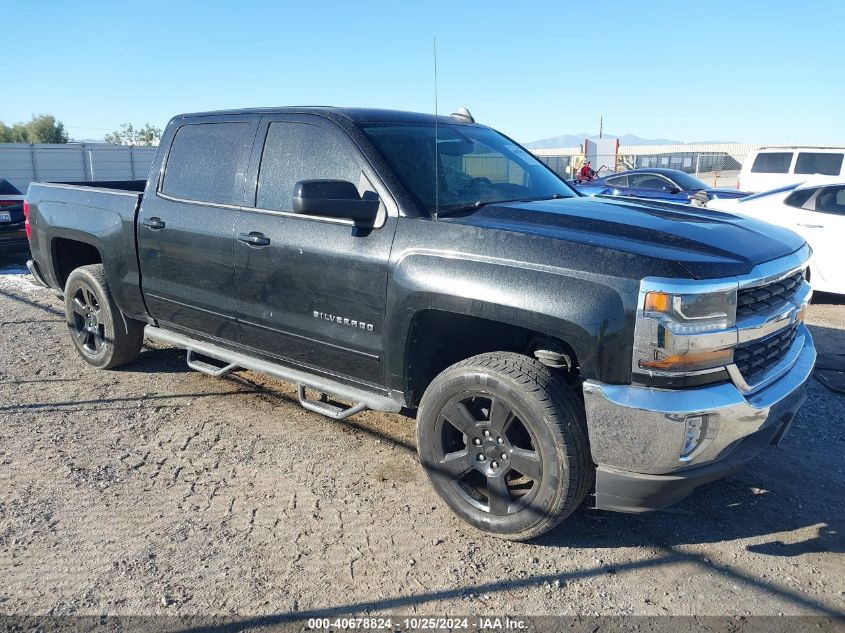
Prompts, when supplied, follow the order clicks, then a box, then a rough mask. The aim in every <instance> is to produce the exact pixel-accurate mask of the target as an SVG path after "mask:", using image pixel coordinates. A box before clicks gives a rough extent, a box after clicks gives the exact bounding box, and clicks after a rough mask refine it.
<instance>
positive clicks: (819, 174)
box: [736, 147, 845, 193]
mask: <svg viewBox="0 0 845 633" xmlns="http://www.w3.org/2000/svg"><path fill="white" fill-rule="evenodd" d="M843 156H845V148H843V147H761V148H760V149H758V150H755V151H753V152H751V153H750V154H749V155H748V156H746V157H745V161H744V162H743V163H742V170H741V171H740V172H739V180H738V182H737V184H736V188H737V189H740V188H742V189H744V190H746V191H753V192H755V193H757V192H761V191H771V190H772V189H779V188H780V187H785V186H787V185H795V184H798V183H801V182H804V181H806V180H808V179H809V178H811V177H812V178H813V179H814V180H817V181H819V180H825V179H827V180H829V181H830V182H839V181H841V180H842V179H843V177H845V165H843V160H842V158H843Z"/></svg>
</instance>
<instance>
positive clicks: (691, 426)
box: [681, 415, 707, 461]
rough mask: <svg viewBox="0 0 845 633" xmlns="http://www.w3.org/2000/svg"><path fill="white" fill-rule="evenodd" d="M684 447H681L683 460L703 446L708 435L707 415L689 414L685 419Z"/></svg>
mask: <svg viewBox="0 0 845 633" xmlns="http://www.w3.org/2000/svg"><path fill="white" fill-rule="evenodd" d="M684 425H685V427H686V428H685V434H684V447H683V448H682V449H681V461H684V460H687V459H689V458H690V456H691V455H692V454H693V453H694V452H695V450H696V449H697V448H698V447H699V446H701V442H702V441H703V440H704V438H705V437H706V436H707V416H706V415H688V416H687V417H686V418H685V419H684Z"/></svg>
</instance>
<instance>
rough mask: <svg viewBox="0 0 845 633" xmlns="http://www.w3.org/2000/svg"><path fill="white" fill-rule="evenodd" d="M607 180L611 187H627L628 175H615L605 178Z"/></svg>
mask: <svg viewBox="0 0 845 633" xmlns="http://www.w3.org/2000/svg"><path fill="white" fill-rule="evenodd" d="M605 182H606V183H607V184H608V185H609V186H611V187H627V186H628V176H613V177H612V178H607V179H605Z"/></svg>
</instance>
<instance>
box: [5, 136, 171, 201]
mask: <svg viewBox="0 0 845 633" xmlns="http://www.w3.org/2000/svg"><path fill="white" fill-rule="evenodd" d="M157 149H158V148H157V147H136V146H121V145H109V144H107V143H67V144H62V145H48V144H36V145H30V144H24V143H0V178H4V179H6V180H8V181H9V182H11V183H12V184H13V185H15V186H16V187H17V188H18V189H20V190H21V191H24V192H25V191H26V189H27V187H29V183H30V182H33V181H42V182H62V181H91V180H142V179H144V178H146V177H147V174H148V172H149V169H150V164H151V163H152V161H153V157H154V156H155V153H156V150H157Z"/></svg>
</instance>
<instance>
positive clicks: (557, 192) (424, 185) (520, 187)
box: [362, 123, 577, 215]
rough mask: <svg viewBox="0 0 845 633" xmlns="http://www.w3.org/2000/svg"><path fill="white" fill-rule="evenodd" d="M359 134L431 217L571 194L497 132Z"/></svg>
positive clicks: (427, 129)
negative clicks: (489, 205) (494, 204)
mask: <svg viewBox="0 0 845 633" xmlns="http://www.w3.org/2000/svg"><path fill="white" fill-rule="evenodd" d="M362 130H363V132H364V134H366V135H367V137H368V138H369V139H370V140H371V141H372V143H373V145H375V146H376V149H378V150H379V152H381V154H382V155H383V156H384V158H385V160H386V161H387V162H388V164H389V165H390V166H391V167H392V168H393V170H394V171H395V172H396V174H397V176H398V177H399V179H400V180H401V181H402V184H404V185H405V187H407V188H408V189H409V190H410V192H411V193H412V194H413V195H414V196H415V197H416V198H417V200H418V201H419V203H420V204H421V205H422V206H423V207H424V208H425V209H426V210H427V211H428V212H429V213H430V214H431V215H434V213H435V207H437V210H438V211H439V212H440V213H448V212H449V211H456V210H458V209H467V208H472V207H474V206H480V205H483V204H490V203H494V202H505V201H512V200H537V199H543V198H554V197H565V198H570V197H575V196H577V194H576V193H575V192H573V190H572V189H571V188H570V187H569V186H568V185H567V184H566V183H564V182H563V180H562V179H561V178H559V177H558V176H557V175H556V174H555V173H554V172H553V171H551V170H550V169H549V168H548V167H546V166H545V165H544V164H543V163H541V162H540V161H539V160H537V159H536V158H534V156H532V155H531V154H529V153H528V152H527V151H525V150H524V149H522V148H521V147H519V146H518V145H516V144H514V143H513V142H512V141H510V140H508V139H507V138H505V137H504V136H502V135H501V134H499V133H498V132H496V131H494V130H491V129H489V128H484V127H475V126H465V125H449V124H445V125H440V124H438V125H437V161H436V171H435V160H434V153H435V152H434V134H435V132H434V130H435V126H434V123H430V124H429V123H423V124H407V123H401V124H391V123H379V124H368V125H367V126H366V127H362Z"/></svg>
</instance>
